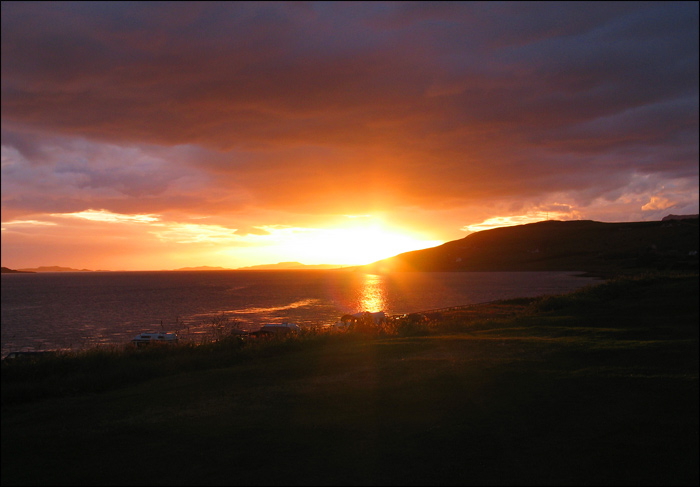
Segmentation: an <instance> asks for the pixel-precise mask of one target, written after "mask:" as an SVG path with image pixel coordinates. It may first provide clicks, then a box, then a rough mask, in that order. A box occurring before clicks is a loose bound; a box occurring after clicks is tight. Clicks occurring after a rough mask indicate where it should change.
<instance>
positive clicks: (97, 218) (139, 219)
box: [51, 210, 159, 223]
mask: <svg viewBox="0 0 700 487" xmlns="http://www.w3.org/2000/svg"><path fill="white" fill-rule="evenodd" d="M51 216H58V217H69V218H81V219H83V220H90V221H94V222H109V223H127V222H128V223H151V222H156V221H158V220H159V218H158V216H157V215H123V214H121V213H113V212H111V211H108V210H85V211H79V212H76V213H54V214H52V215H51Z"/></svg>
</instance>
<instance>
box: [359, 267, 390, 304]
mask: <svg viewBox="0 0 700 487" xmlns="http://www.w3.org/2000/svg"><path fill="white" fill-rule="evenodd" d="M359 298H360V299H359V305H360V310H362V311H369V312H370V313H375V312H377V311H382V310H384V309H385V308H386V283H385V279H384V277H382V276H378V275H375V274H365V279H364V283H363V286H362V288H361V289H360V296H359Z"/></svg>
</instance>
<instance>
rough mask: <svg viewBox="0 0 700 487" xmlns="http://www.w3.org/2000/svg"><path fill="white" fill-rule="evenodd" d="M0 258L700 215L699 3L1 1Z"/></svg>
mask: <svg viewBox="0 0 700 487" xmlns="http://www.w3.org/2000/svg"><path fill="white" fill-rule="evenodd" d="M1 9H2V60H1V64H2V265H3V266H5V267H10V268H15V269H16V268H26V267H37V266H43V265H61V266H68V267H74V268H88V269H108V270H159V269H176V268H181V267H191V266H221V267H226V268H236V267H243V266H250V265H258V264H269V263H275V262H282V261H298V262H302V263H304V264H338V265H354V264H364V263H369V262H374V261H376V260H379V259H381V258H385V257H390V256H393V255H396V254H398V253H401V252H405V251H409V250H415V249H420V248H426V247H433V246H435V245H439V244H441V243H443V242H446V241H450V240H456V239H459V238H463V237H465V236H467V235H469V234H470V233H472V232H475V231H480V230H485V229H488V228H493V227H496V226H504V225H513V224H522V223H530V222H535V221H540V220H545V219H557V220H578V219H586V220H596V221H605V222H625V221H650V220H660V219H661V218H662V217H664V216H666V215H668V214H695V213H698V186H699V185H698V117H699V113H698V84H699V78H698V59H699V53H698V45H699V40H698V32H699V25H698V3H697V2H658V3H657V2H643V3H636V2H591V3H587V2H570V3H569V2H563V3H557V2H554V3H552V2H544V3H539V2H534V3H530V2H465V3H462V2H425V3H424V2H282V3H276V2H250V3H248V2H230V3H229V2H214V3H207V2H178V3H167V2H165V3H161V2H94V3H93V2H65V3H64V2H47V3H43V2H26V3H24V2H12V1H9V2H6V1H3V2H2V7H1Z"/></svg>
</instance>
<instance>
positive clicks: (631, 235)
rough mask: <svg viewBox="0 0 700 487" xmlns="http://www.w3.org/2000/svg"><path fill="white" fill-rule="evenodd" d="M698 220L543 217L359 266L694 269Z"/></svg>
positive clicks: (386, 268) (402, 268)
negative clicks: (608, 220)
mask: <svg viewBox="0 0 700 487" xmlns="http://www.w3.org/2000/svg"><path fill="white" fill-rule="evenodd" d="M697 251H698V219H697V218H694V219H692V218H690V219H683V220H667V221H653V222H631V223H603V222H596V221H592V220H575V221H555V220H550V221H543V222H537V223H530V224H527V225H518V226H513V227H501V228H495V229H492V230H484V231H481V232H476V233H473V234H471V235H468V236H467V237H465V238H463V239H460V240H454V241H451V242H447V243H445V244H443V245H440V246H438V247H433V248H430V249H424V250H416V251H413V252H406V253H404V254H400V255H397V256H396V257H392V258H390V259H385V260H381V261H378V262H375V263H373V264H369V265H367V266H364V267H362V268H361V269H362V270H364V271H368V272H388V271H405V270H417V271H540V270H543V271H544V270H550V271H555V270H559V271H567V270H572V271H589V272H603V271H613V270H622V269H626V268H629V269H632V268H658V269H683V268H697V263H698V256H697Z"/></svg>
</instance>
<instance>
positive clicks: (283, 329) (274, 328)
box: [251, 323, 301, 336]
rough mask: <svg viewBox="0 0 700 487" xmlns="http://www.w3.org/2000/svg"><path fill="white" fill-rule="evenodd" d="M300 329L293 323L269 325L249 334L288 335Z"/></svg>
mask: <svg viewBox="0 0 700 487" xmlns="http://www.w3.org/2000/svg"><path fill="white" fill-rule="evenodd" d="M300 329H301V328H299V325H297V324H295V323H269V324H267V325H263V326H262V327H261V328H260V329H259V330H258V331H254V332H252V333H251V335H253V336H265V335H268V336H269V335H288V334H289V333H295V332H298V331H299V330H300Z"/></svg>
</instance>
